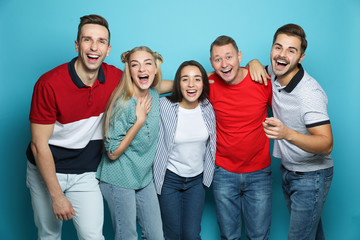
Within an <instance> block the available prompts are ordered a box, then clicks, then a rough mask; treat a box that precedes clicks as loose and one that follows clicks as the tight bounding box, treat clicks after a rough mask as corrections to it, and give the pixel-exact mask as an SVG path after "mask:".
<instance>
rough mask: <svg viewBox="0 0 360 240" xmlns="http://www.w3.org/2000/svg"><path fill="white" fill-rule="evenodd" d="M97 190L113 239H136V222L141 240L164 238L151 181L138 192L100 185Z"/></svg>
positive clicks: (106, 184)
mask: <svg viewBox="0 0 360 240" xmlns="http://www.w3.org/2000/svg"><path fill="white" fill-rule="evenodd" d="M100 189H101V192H102V194H103V196H104V198H105V200H106V202H107V203H108V206H109V210H110V215H111V220H112V225H113V229H114V231H115V239H116V240H120V239H123V240H137V239H138V235H137V231H136V220H138V223H139V225H140V228H141V230H142V239H149V240H161V239H164V236H163V230H162V223H161V216H160V208H159V202H158V199H157V196H156V192H155V187H154V183H153V182H151V183H150V184H149V185H147V186H146V187H144V188H142V189H139V190H133V189H126V188H121V187H118V186H115V185H112V184H108V183H105V182H100Z"/></svg>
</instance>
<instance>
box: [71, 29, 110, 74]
mask: <svg viewBox="0 0 360 240" xmlns="http://www.w3.org/2000/svg"><path fill="white" fill-rule="evenodd" d="M79 41H80V42H78V41H75V48H76V51H77V52H78V53H79V58H78V60H77V66H78V67H79V68H78V69H77V70H79V71H85V72H95V71H98V70H99V68H100V66H101V64H102V62H103V61H104V59H105V57H107V56H109V52H110V50H111V46H110V45H109V32H108V30H107V29H106V28H105V27H104V26H101V25H98V24H85V25H84V26H83V27H82V28H81V34H80V40H79Z"/></svg>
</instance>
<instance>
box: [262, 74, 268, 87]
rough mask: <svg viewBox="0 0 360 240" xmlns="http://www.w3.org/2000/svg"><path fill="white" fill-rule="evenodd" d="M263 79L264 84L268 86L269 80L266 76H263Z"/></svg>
mask: <svg viewBox="0 0 360 240" xmlns="http://www.w3.org/2000/svg"><path fill="white" fill-rule="evenodd" d="M262 80H263V82H264V85H265V86H267V85H268V80H267V78H266V76H262Z"/></svg>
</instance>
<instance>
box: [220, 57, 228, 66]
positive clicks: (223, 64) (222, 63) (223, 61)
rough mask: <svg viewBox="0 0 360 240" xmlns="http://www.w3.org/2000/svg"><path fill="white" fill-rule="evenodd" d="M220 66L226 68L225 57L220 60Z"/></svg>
mask: <svg viewBox="0 0 360 240" xmlns="http://www.w3.org/2000/svg"><path fill="white" fill-rule="evenodd" d="M221 67H223V68H226V67H227V61H226V59H223V60H221Z"/></svg>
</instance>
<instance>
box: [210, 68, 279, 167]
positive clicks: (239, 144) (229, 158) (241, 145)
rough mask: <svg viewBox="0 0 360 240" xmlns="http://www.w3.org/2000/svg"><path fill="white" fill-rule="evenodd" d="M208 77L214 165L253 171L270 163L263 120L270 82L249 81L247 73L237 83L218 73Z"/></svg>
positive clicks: (268, 144)
mask: <svg viewBox="0 0 360 240" xmlns="http://www.w3.org/2000/svg"><path fill="white" fill-rule="evenodd" d="M209 79H211V80H214V83H213V84H210V97H209V99H210V102H211V103H212V105H213V107H214V110H215V116H216V133H217V148H216V165H218V166H219V167H222V168H224V169H226V170H227V171H230V172H234V173H247V172H254V171H257V170H260V169H263V168H266V167H267V166H269V165H270V162H271V158H270V152H269V146H270V141H269V139H268V138H267V137H266V136H265V132H264V129H263V126H262V122H263V121H264V120H265V118H266V116H267V106H271V99H272V88H271V84H269V85H268V86H265V85H263V84H258V83H256V82H254V81H252V80H251V77H250V74H249V73H248V74H247V75H246V77H245V78H244V79H243V80H242V81H241V82H240V83H238V84H236V85H228V84H226V83H225V82H224V81H223V80H222V79H221V78H220V77H219V76H218V75H217V74H213V75H212V76H210V77H209Z"/></svg>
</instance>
